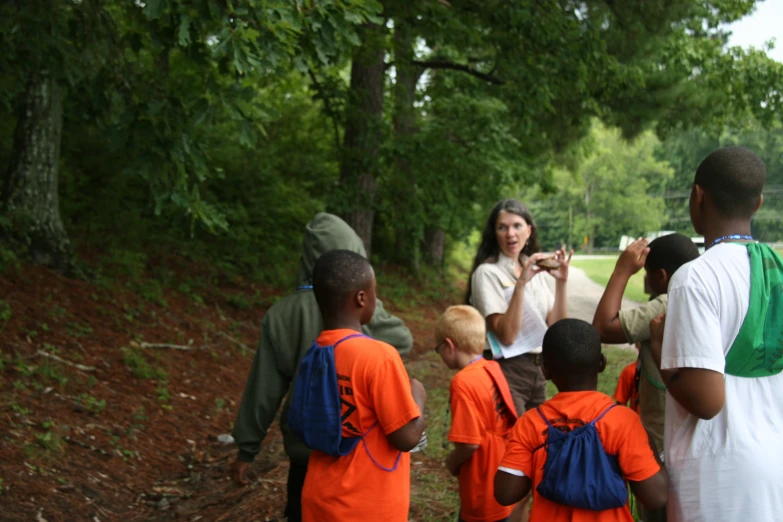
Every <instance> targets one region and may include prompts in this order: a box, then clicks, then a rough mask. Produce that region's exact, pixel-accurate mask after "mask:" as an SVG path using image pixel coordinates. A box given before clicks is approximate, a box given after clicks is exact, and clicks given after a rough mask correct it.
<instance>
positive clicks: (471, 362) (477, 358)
mask: <svg viewBox="0 0 783 522" xmlns="http://www.w3.org/2000/svg"><path fill="white" fill-rule="evenodd" d="M483 358H484V356H483V355H479V356H478V357H476V358H475V359H473V360H472V361H470V362H469V363H468V364H466V365H465V368H467V367H468V366H470V365H471V364H473V363H474V362H476V361H478V360H479V359H483Z"/></svg>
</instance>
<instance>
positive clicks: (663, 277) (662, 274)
mask: <svg viewBox="0 0 783 522" xmlns="http://www.w3.org/2000/svg"><path fill="white" fill-rule="evenodd" d="M670 275H671V274H669V273H668V272H667V271H666V270H664V269H663V268H659V269H658V280H659V281H660V282H661V287H663V288H665V289H668V288H669V276H670Z"/></svg>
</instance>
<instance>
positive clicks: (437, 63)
mask: <svg viewBox="0 0 783 522" xmlns="http://www.w3.org/2000/svg"><path fill="white" fill-rule="evenodd" d="M411 63H412V64H413V65H418V66H419V67H424V68H425V69H450V70H452V71H462V72H464V73H468V74H470V75H471V76H475V77H476V78H479V79H480V80H484V81H485V82H489V83H492V84H494V85H503V84H504V83H506V82H505V81H504V80H501V79H500V78H498V77H496V76H492V75H490V74H486V73H483V72H481V71H477V70H476V69H473V68H471V67H468V66H467V65H462V64H461V63H454V62H448V61H443V60H433V61H429V62H416V61H414V62H411Z"/></svg>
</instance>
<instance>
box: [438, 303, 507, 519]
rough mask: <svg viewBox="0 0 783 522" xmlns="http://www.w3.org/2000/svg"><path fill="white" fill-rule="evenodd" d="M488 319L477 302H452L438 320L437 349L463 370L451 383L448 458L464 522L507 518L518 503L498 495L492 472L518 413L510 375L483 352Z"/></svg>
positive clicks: (447, 360) (448, 362)
mask: <svg viewBox="0 0 783 522" xmlns="http://www.w3.org/2000/svg"><path fill="white" fill-rule="evenodd" d="M485 338H486V325H485V321H484V317H482V315H481V314H480V313H479V312H478V310H476V309H475V308H473V307H472V306H466V305H458V306H451V307H449V308H448V309H447V310H446V311H445V312H444V313H443V315H441V316H440V317H439V318H438V321H437V322H436V323H435V341H436V342H437V345H436V347H435V351H436V352H437V353H438V354H439V355H440V356H441V358H442V359H443V362H444V363H446V366H448V367H449V368H451V369H452V370H459V372H457V374H456V375H455V376H454V378H453V379H452V380H451V386H450V387H449V393H450V397H451V400H450V403H451V431H450V432H449V441H451V442H453V443H454V446H455V448H454V451H452V452H451V454H449V456H448V458H447V459H446V466H447V467H448V469H449V471H450V472H451V474H452V475H456V476H457V477H459V498H460V515H459V520H460V522H504V521H506V520H508V517H509V515H511V512H512V511H513V506H510V507H505V506H501V505H500V504H498V503H497V501H496V500H495V496H494V493H493V484H492V477H493V476H494V474H495V470H496V469H497V467H498V464H499V463H500V459H501V458H502V457H503V452H504V451H505V449H506V442H507V441H508V436H509V433H510V431H511V428H512V427H513V426H514V422H516V419H517V413H516V409H515V408H514V401H513V399H512V398H511V390H510V389H509V387H508V383H507V382H506V378H505V377H504V376H503V372H502V370H501V369H500V365H499V364H498V363H496V362H495V361H487V360H486V359H484V358H483V356H482V354H483V352H484V339H485Z"/></svg>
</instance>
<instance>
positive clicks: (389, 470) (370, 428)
mask: <svg viewBox="0 0 783 522" xmlns="http://www.w3.org/2000/svg"><path fill="white" fill-rule="evenodd" d="M355 337H369V336H367V335H364V334H363V333H355V334H350V335H346V336H345V337H343V338H342V339H340V340H339V341H337V342H336V343H334V347H335V348H337V345H338V344H340V343H341V342H343V341H347V340H348V339H353V338H355ZM377 425H378V421H375V422H374V423H373V425H372V426H370V427H369V428H368V429H367V431H365V432H364V433H363V434H362V435H359V438H361V439H362V444H364V451H366V452H367V456H368V457H370V460H371V461H372V462H373V464H375V465H376V466H378V467H379V468H381V469H382V470H383V471H386V472H389V473H391V472H392V471H394V470H396V469H397V466H399V465H400V459H401V458H402V452H401V451H400V452H399V453H397V459H396V460H395V461H394V466H392V467H391V468H387V467H386V466H384V465H383V464H381V463H380V462H378V461H377V460H375V457H373V456H372V453H370V448H368V447H367V441H366V440H365V439H364V438H365V437H366V436H367V435H369V433H370V432H371V431H372V430H373V429H375V427H376V426H377Z"/></svg>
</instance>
